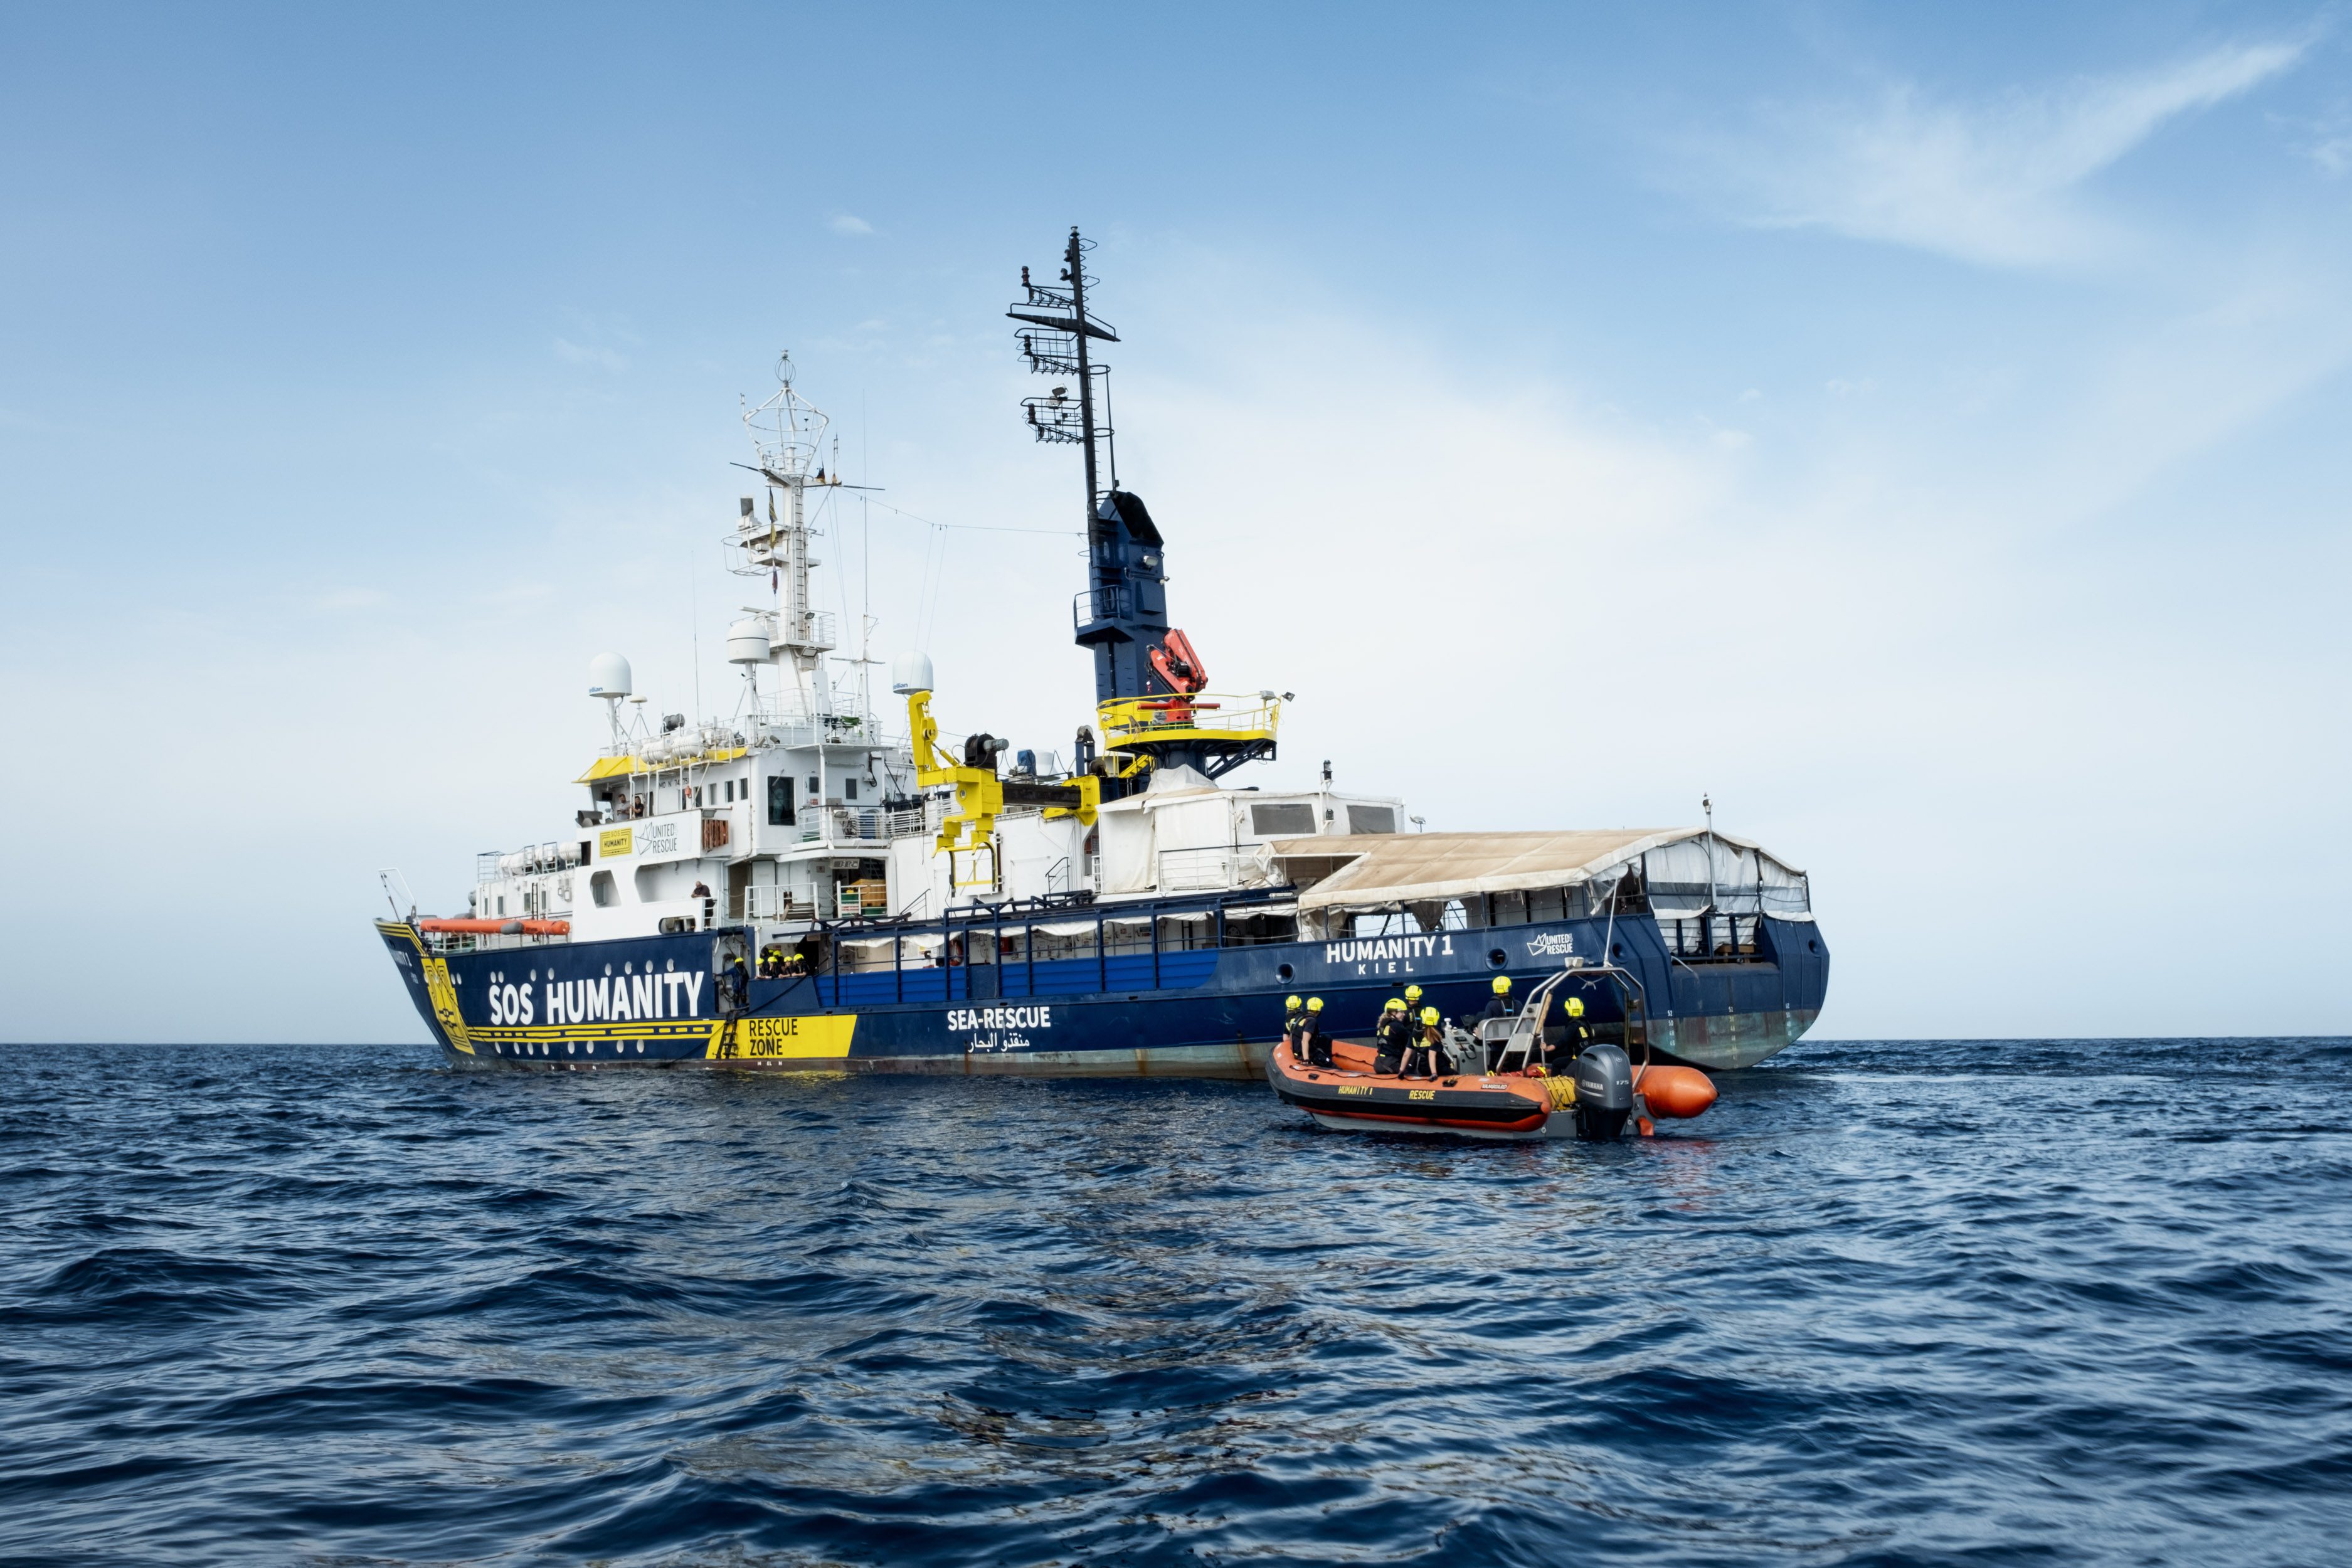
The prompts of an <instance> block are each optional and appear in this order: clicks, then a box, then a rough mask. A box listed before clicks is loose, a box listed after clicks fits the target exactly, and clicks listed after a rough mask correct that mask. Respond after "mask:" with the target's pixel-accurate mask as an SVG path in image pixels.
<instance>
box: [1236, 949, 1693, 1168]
mask: <svg viewBox="0 0 2352 1568" xmlns="http://www.w3.org/2000/svg"><path fill="white" fill-rule="evenodd" d="M1640 985H1641V982H1640V981H1639V979H1638V978H1636V977H1635V976H1634V975H1633V974H1632V973H1631V972H1629V971H1625V970H1622V969H1618V968H1616V967H1615V966H1613V965H1598V966H1595V967H1592V968H1589V969H1568V970H1562V971H1561V972H1559V973H1556V974H1554V975H1552V976H1551V977H1550V978H1549V979H1547V980H1544V981H1542V982H1540V983H1538V984H1537V986H1536V987H1535V989H1534V991H1533V993H1532V994H1529V995H1528V998H1527V999H1526V1002H1525V1003H1524V1005H1521V1007H1520V1008H1519V1010H1518V1012H1517V1015H1516V1016H1507V1017H1501V1018H1495V1019H1491V1020H1488V1021H1486V1022H1485V1023H1484V1024H1482V1025H1481V1026H1480V1027H1479V1028H1477V1029H1476V1030H1475V1031H1474V1030H1471V1029H1466V1028H1464V1027H1463V1026H1460V1025H1449V1026H1446V1027H1445V1029H1444V1037H1443V1039H1442V1040H1440V1041H1439V1042H1438V1043H1437V1044H1436V1045H1435V1047H1434V1048H1433V1053H1432V1054H1433V1058H1437V1059H1435V1060H1433V1062H1432V1063H1431V1064H1430V1068H1429V1070H1426V1071H1423V1072H1419V1073H1409V1072H1406V1071H1403V1070H1400V1068H1401V1067H1402V1064H1401V1063H1397V1062H1389V1061H1383V1060H1381V1057H1380V1054H1379V1051H1378V1049H1377V1047H1374V1046H1372V1045H1369V1044H1366V1043H1364V1042H1362V1041H1360V1040H1334V1039H1332V1038H1330V1037H1329V1036H1328V1034H1325V1033H1324V1032H1323V1031H1321V1030H1319V1029H1310V1028H1305V1027H1302V1028H1299V1029H1295V1030H1293V1029H1286V1030H1285V1031H1284V1034H1283V1038H1282V1041H1281V1043H1280V1044H1279V1045H1277V1046H1276V1047H1275V1049H1274V1052H1273V1054H1272V1055H1271V1056H1270V1057H1269V1058H1268V1059H1267V1061H1266V1066H1265V1076H1266V1081H1267V1082H1269V1083H1271V1084H1272V1085H1273V1086H1274V1091H1275V1093H1276V1096H1277V1097H1278V1098H1280V1099H1281V1100H1282V1101H1283V1103H1284V1104H1286V1105H1295V1106H1297V1108H1298V1109H1299V1110H1303V1111H1305V1112H1306V1113H1307V1116H1308V1117H1310V1118H1311V1119H1312V1120H1313V1121H1315V1122H1316V1124H1317V1125H1318V1126H1322V1127H1327V1128H1331V1129H1335V1130H1338V1131H1351V1132H1416V1133H1434V1134H1438V1135H1441V1136H1449V1137H1460V1138H1481V1139H1503V1140H1513V1141H1526V1140H1531V1139H1538V1138H1580V1139H1583V1140H1585V1141H1587V1142H1606V1141H1607V1140H1609V1139H1612V1138H1614V1137H1616V1136H1617V1135H1618V1134H1619V1133H1621V1132H1622V1131H1624V1130H1625V1129H1626V1127H1627V1126H1628V1125H1629V1124H1630V1125H1631V1126H1633V1128H1634V1129H1635V1130H1636V1131H1639V1132H1640V1133H1641V1135H1642V1136H1643V1137H1644V1138H1647V1137H1649V1136H1651V1135H1652V1134H1654V1132H1655V1131H1657V1123H1658V1121H1661V1120H1664V1119H1673V1120H1677V1121H1680V1120H1687V1119H1688V1118H1691V1117H1695V1116H1698V1115H1701V1114H1703V1113H1704V1112H1705V1111H1706V1109H1707V1107H1709V1106H1711V1105H1713V1104H1714V1103H1715V1099H1716V1089H1715V1084H1714V1083H1713V1081H1712V1080H1710V1079H1708V1078H1707V1076H1706V1074H1705V1073H1703V1072H1701V1071H1700V1070H1699V1069H1698V1068H1694V1067H1687V1066H1683V1065H1680V1064H1675V1063H1662V1062H1658V1061H1654V1060H1650V1059H1644V1060H1643V1061H1641V1062H1640V1063H1638V1064H1637V1063H1635V1062H1634V1061H1633V1058H1630V1057H1629V1056H1627V1055H1626V1053H1625V1050H1624V1048H1623V1047H1621V1046H1617V1045H1614V1044H1612V1043H1609V1042H1607V1041H1596V1040H1593V1039H1592V1038H1591V1036H1590V1032H1589V1031H1588V1030H1587V1028H1586V1027H1585V1026H1584V1025H1583V1023H1582V1021H1581V1020H1582V1018H1583V1016H1585V1014H1586V1013H1588V1012H1589V1011H1590V1007H1589V1005H1588V1003H1587V998H1591V999H1592V1000H1595V1001H1597V1000H1598V999H1599V998H1598V996H1597V993H1598V992H1600V991H1601V988H1602V987H1603V986H1608V987H1611V988H1615V989H1620V990H1635V991H1638V990H1639V989H1640ZM1555 1001H1558V1002H1559V1003H1561V1004H1563V1006H1562V1008H1561V1011H1560V1012H1559V1014H1558V1015H1555V1014H1554V1013H1553V1011H1552V1005H1553V1003H1554V1002H1555ZM1569 1005H1573V1007H1574V1009H1575V1016H1574V1017H1573V1019H1571V1017H1570V1014H1569V1010H1568V1008H1569ZM1555 1016H1557V1017H1558V1019H1559V1021H1558V1022H1554V1021H1553V1020H1554V1018H1555Z"/></svg>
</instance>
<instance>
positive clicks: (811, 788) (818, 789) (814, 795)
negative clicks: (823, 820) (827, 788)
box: [808, 773, 824, 800]
mask: <svg viewBox="0 0 2352 1568" xmlns="http://www.w3.org/2000/svg"><path fill="white" fill-rule="evenodd" d="M808 792H809V796H808V797H809V798H810V799H811V800H816V799H818V798H820V797H821V796H823V795H824V784H822V783H821V782H819V780H818V779H817V776H816V775H815V774H814V773H811V774H809V781H808Z"/></svg>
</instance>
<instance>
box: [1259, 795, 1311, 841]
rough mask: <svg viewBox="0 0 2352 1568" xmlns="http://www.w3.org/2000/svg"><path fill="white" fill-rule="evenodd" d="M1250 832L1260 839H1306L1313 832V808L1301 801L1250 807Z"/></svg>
mask: <svg viewBox="0 0 2352 1568" xmlns="http://www.w3.org/2000/svg"><path fill="white" fill-rule="evenodd" d="M1250 831H1251V832H1252V833H1255V835H1257V836H1258V837H1260V838H1306V837H1311V836H1312V835H1313V834H1314V832H1315V808H1314V807H1313V806H1311V805H1307V804H1306V803H1305V802H1303V801H1299V802H1293V803H1291V804H1289V805H1253V806H1251V807H1250Z"/></svg>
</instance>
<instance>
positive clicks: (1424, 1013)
mask: <svg viewBox="0 0 2352 1568" xmlns="http://www.w3.org/2000/svg"><path fill="white" fill-rule="evenodd" d="M1421 1021H1422V1022H1423V1023H1424V1024H1434V1023H1436V1022H1437V1009H1436V1008H1434V1007H1423V1009H1422V1010H1421Z"/></svg>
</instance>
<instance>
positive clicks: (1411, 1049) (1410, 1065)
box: [1399, 1007, 1445, 1078]
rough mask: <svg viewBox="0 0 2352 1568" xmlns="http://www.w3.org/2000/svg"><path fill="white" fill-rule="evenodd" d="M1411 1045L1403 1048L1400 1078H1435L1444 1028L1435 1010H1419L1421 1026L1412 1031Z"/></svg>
mask: <svg viewBox="0 0 2352 1568" xmlns="http://www.w3.org/2000/svg"><path fill="white" fill-rule="evenodd" d="M1444 1047H1445V1026H1444V1024H1443V1023H1442V1022H1440V1021H1439V1019H1438V1016H1437V1009H1436V1008H1434V1007H1423V1009H1422V1010H1421V1026H1420V1027H1419V1028H1417V1029H1415V1030H1414V1031H1413V1041H1412V1045H1410V1046H1408V1047H1406V1048H1405V1053H1404V1066H1403V1068H1402V1069H1401V1071H1400V1073H1399V1076H1400V1077H1402V1078H1435V1077H1436V1076H1437V1057H1438V1053H1439V1052H1440V1051H1442V1050H1443V1049H1444Z"/></svg>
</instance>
